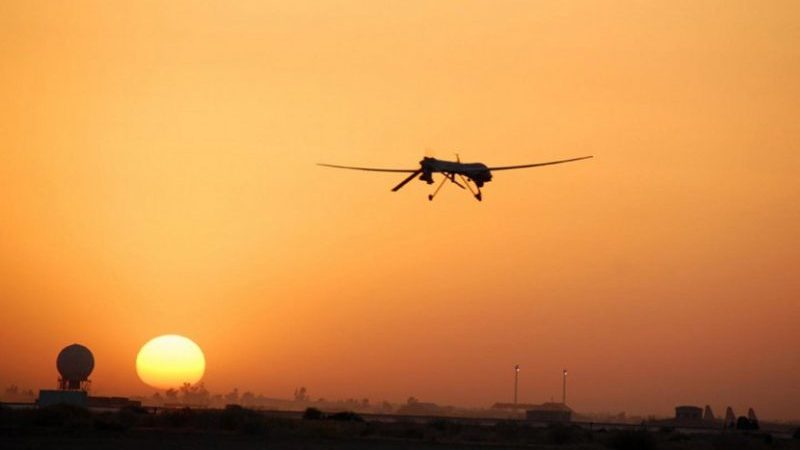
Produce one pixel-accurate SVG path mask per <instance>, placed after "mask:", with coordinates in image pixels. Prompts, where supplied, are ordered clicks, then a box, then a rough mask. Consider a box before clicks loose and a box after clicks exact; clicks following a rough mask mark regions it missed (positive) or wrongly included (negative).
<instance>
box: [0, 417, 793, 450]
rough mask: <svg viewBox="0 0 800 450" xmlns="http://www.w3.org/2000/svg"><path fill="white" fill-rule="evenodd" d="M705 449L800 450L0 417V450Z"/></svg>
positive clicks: (258, 420)
mask: <svg viewBox="0 0 800 450" xmlns="http://www.w3.org/2000/svg"><path fill="white" fill-rule="evenodd" d="M106 448H107V449H120V450H127V449H131V450H134V449H135V450H156V449H199V450H204V449H232V450H238V449H242V450H243V449H275V450H284V449H286V450H288V449H308V450H317V449H333V450H337V449H355V450H359V449H365V450H366V449H385V450H401V449H420V450H428V449H431V450H433V449H441V450H444V449H512V448H513V449H520V448H529V449H531V448H532V449H573V450H575V449H587V450H588V449H616V450H655V449H676V450H678V449H681V450H693V449H698V450H699V449H708V450H727V449H731V450H736V449H747V450H759V449H787V450H794V449H797V450H800V436H798V438H791V437H786V436H776V435H772V434H770V433H765V432H759V431H748V432H740V431H728V432H725V433H721V432H718V433H693V434H686V433H682V432H680V431H676V430H670V429H661V430H658V431H647V430H636V429H633V430H604V429H600V430H592V431H589V430H587V429H584V428H580V427H577V426H574V425H551V426H532V425H531V424H527V423H525V422H520V421H503V422H498V423H496V424H492V425H478V424H464V423H459V422H458V421H454V420H446V419H434V420H431V421H430V422H427V423H412V422H403V421H399V422H395V423H383V422H365V421H363V419H361V417H359V416H358V415H356V414H352V413H350V414H343V415H334V416H328V417H318V418H316V420H309V419H286V418H274V417H268V416H265V415H263V414H261V413H259V412H255V411H250V410H246V409H241V408H234V409H229V410H224V411H223V410H200V411H199V410H172V411H162V412H159V413H158V414H153V413H152V412H147V411H144V410H141V409H129V410H123V411H119V412H115V413H90V412H89V411H87V410H83V409H79V408H72V407H50V408H42V409H38V410H37V409H32V410H26V411H21V410H8V409H5V410H0V449H2V450H6V449H9V450H11V449H31V450H35V449H64V450H71V449H106Z"/></svg>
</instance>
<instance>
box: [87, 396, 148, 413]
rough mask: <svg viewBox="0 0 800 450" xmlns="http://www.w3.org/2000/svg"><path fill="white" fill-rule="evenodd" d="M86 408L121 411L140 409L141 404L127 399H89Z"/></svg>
mask: <svg viewBox="0 0 800 450" xmlns="http://www.w3.org/2000/svg"><path fill="white" fill-rule="evenodd" d="M87 406H88V407H89V408H93V409H112V410H116V409H122V408H128V407H133V408H140V407H141V406H142V402H140V401H138V400H130V399H129V398H127V397H89V398H88V401H87Z"/></svg>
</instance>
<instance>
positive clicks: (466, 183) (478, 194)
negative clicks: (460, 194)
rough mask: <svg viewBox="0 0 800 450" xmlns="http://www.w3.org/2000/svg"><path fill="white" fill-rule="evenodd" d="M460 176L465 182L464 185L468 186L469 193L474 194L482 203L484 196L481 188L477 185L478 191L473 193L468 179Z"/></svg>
mask: <svg viewBox="0 0 800 450" xmlns="http://www.w3.org/2000/svg"><path fill="white" fill-rule="evenodd" d="M458 176H459V177H460V178H461V181H463V182H464V184H465V185H467V187H468V188H469V191H470V192H472V195H474V196H475V198H476V199H478V201H479V202H480V201H482V200H483V194H481V187H480V186H478V185H477V184H475V189H477V190H476V191H473V190H472V185H470V184H469V180H468V179H467V178H466V177H464V175H461V174H458Z"/></svg>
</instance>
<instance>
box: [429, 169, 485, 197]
mask: <svg viewBox="0 0 800 450" xmlns="http://www.w3.org/2000/svg"><path fill="white" fill-rule="evenodd" d="M442 174H443V175H444V178H443V179H442V181H441V183H439V186H437V187H436V190H435V191H433V194H428V200H429V201H433V199H434V198H435V197H436V194H438V193H439V191H440V190H441V189H442V187H444V185H445V184H446V183H447V182H448V181H450V182H451V183H453V184H455V185H456V186H458V187H460V188H461V189H469V191H470V192H471V193H472V195H473V196H475V198H476V199H478V201H481V200H482V199H483V196H482V195H481V188H480V187H477V189H478V190H477V191H474V190H473V189H472V186H471V185H470V184H469V180H468V179H467V178H466V177H464V175H461V174H458V177H459V178H461V181H462V182H463V183H464V184H461V183H459V182H458V181H456V174H453V173H447V172H443V173H442Z"/></svg>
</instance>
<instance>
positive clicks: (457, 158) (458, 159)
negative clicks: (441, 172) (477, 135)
mask: <svg viewBox="0 0 800 450" xmlns="http://www.w3.org/2000/svg"><path fill="white" fill-rule="evenodd" d="M456 162H461V157H460V156H458V153H456Z"/></svg>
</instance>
